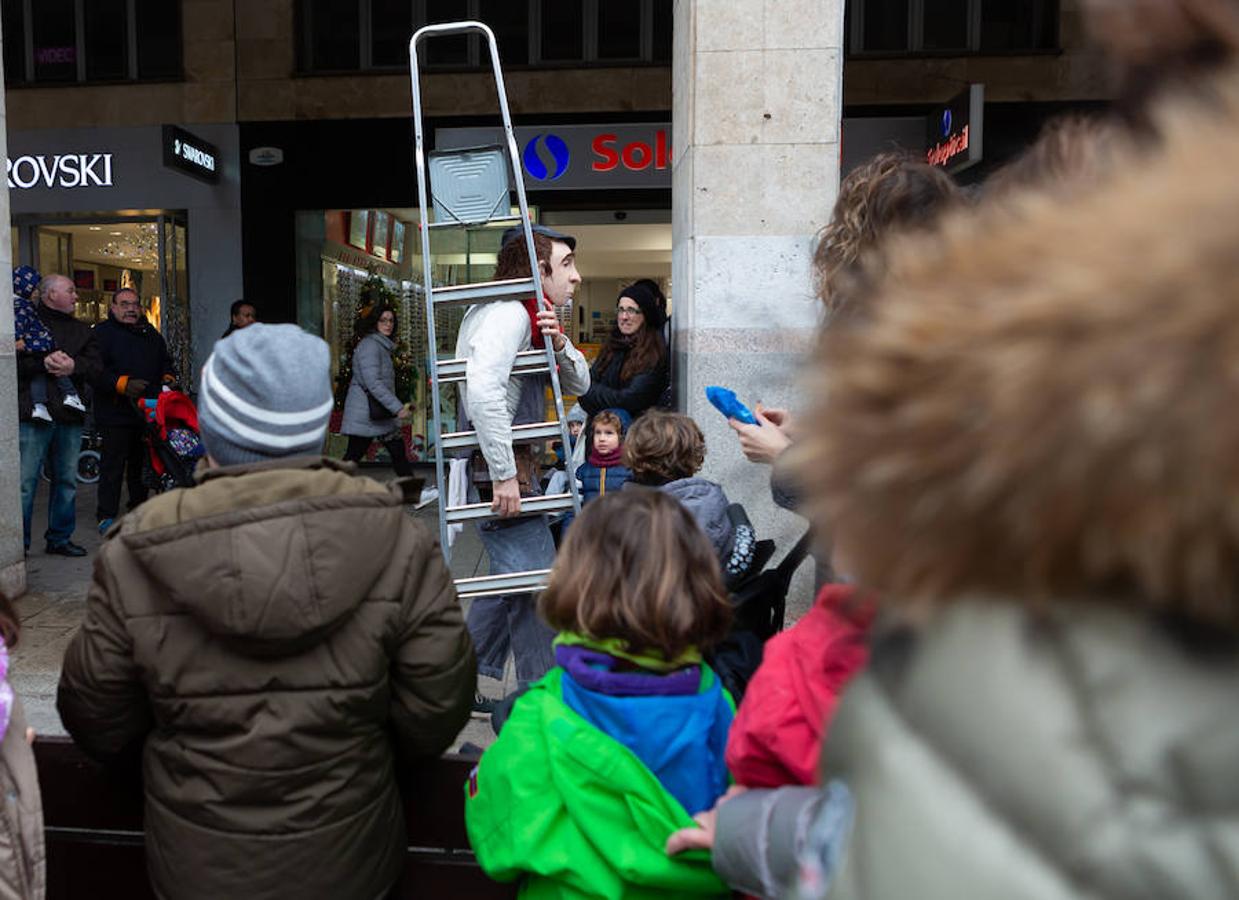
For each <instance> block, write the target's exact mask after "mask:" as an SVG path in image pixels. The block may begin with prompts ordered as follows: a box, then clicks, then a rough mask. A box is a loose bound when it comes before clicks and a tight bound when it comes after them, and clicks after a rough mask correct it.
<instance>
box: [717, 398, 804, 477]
mask: <svg viewBox="0 0 1239 900" xmlns="http://www.w3.org/2000/svg"><path fill="white" fill-rule="evenodd" d="M753 416H754V418H756V419H757V421H758V422H760V423H761V424H760V425H745V424H744V423H743V422H738V421H736V420H735V419H728V420H727V424H728V425H730V426H731V427H732V429H733V430H734V431H735V432H736V434H738V435H739V436H740V450H741V451H742V452H743V453H744V455H745V457H746V458H747V459H748V460H749V462H755V463H773V462H774V461H775V460H776V459H778V458H779V456H780V454H782V453H783V451H784V450H786V449H787V448H788V447H789V446H791V443H792V439H791V436H790V434H789V433H788V432H789V430H790V425H791V418H792V417H791V414H790V413H788V411H787V410H785V409H765V408H763V407H762V405H761V404H760V403H758V404H757V409H755V410H753Z"/></svg>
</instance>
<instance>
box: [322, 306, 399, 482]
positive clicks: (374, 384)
mask: <svg viewBox="0 0 1239 900" xmlns="http://www.w3.org/2000/svg"><path fill="white" fill-rule="evenodd" d="M357 334H358V335H359V338H360V339H359V340H358V342H357V347H356V348H355V349H354V350H353V380H352V381H351V382H349V386H348V395H347V396H346V397H345V398H344V418H343V420H342V422H341V424H340V431H341V433H343V434H346V435H348V449H346V450H345V451H344V458H345V459H346V460H351V461H353V462H356V461H358V460H360V459H361V458H362V457H363V456H365V455H366V451H367V450H369V449H370V444H371V443H372V442H373V441H375V440H378V441H380V442H381V443H382V444H383V446H384V447H386V448H387V452H388V454H390V455H391V462H392V468H393V469H395V470H396V474H397V475H399V476H401V477H403V476H406V475H412V474H413V466H412V465H410V464H409V458H408V456H407V455H406V454H405V449H404V437H403V436H402V435H401V434H400V423H401V422H403V421H404V420H405V419H407V418H408V417H409V407H408V405H407V404H404V403H401V402H400V399H399V398H398V397H397V396H396V369H395V366H393V365H392V359H391V354H392V348H394V347H395V346H396V343H395V336H396V311H395V310H394V309H392V307H390V306H388V305H387V304H380V305H378V306H376V307H375V308H374V309H373V310H371V312H370V313H369V315H367V316H365V317H363V318H362V319H361V320H360V321H359V322H358V325H357ZM370 399H373V400H374V406H375V411H377V410H378V408H379V407H382V408H383V409H385V410H387V411H388V412H389V413H391V415H390V416H386V417H380V418H373V417H372V413H371V406H372V404H371V403H370Z"/></svg>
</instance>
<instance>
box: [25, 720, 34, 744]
mask: <svg viewBox="0 0 1239 900" xmlns="http://www.w3.org/2000/svg"><path fill="white" fill-rule="evenodd" d="M26 743H27V744H32V745H33V744H34V729H33V728H31V727H30V726H29V725H27V726H26Z"/></svg>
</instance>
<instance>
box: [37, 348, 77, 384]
mask: <svg viewBox="0 0 1239 900" xmlns="http://www.w3.org/2000/svg"><path fill="white" fill-rule="evenodd" d="M76 367H77V364H76V363H75V362H74V361H73V357H72V356H70V355H69V354H68V353H65V352H64V351H63V350H53V351H52V352H51V353H49V354H47V356H45V357H43V368H45V369H47V374H49V375H52V376H54V377H56V378H60V377H62V376H65V375H72V374H73V370H74V369H75V368H76Z"/></svg>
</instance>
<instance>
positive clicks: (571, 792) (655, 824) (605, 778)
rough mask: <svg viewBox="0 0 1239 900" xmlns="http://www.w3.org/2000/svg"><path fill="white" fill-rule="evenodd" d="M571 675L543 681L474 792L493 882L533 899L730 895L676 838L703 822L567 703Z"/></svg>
mask: <svg viewBox="0 0 1239 900" xmlns="http://www.w3.org/2000/svg"><path fill="white" fill-rule="evenodd" d="M562 675H563V671H562V670H561V669H558V668H556V669H552V670H551V671H550V672H549V673H548V674H547V675H546V677H544V678H542V679H541V680H540V681H537V682H535V683H534V684H533V685H532V686H531V687H530V689H529V691H528V693H526V694H525V695H523V696H522V697H521V698H520V700H519V701H518V702H517V703H516V704H515V706H514V707H513V709H512V715H511V716H510V717H509V718H508V721H507V723H506V724H505V725H504V726H503V732H502V734H501V735H500V737H499V739H498V740H497V741H496V742H495V743H494V744H492V745H491V746H490V748H488V749H487V751H486V753H485V754H484V755H483V756H482V759H481V761H480V762H479V763H478V766H477V768H476V769H474V770H473V773H472V774H471V775H470V778H469V783H468V784H467V785H466V786H465V795H466V801H465V825H466V827H467V828H468V831H469V842H470V843H471V844H472V845H473V852H474V853H475V854H476V855H477V860H478V863H479V864H480V865H481V866H482V868H483V869H484V870H485V871H486V873H487V874H488V875H490V877H492V878H494V879H496V880H499V881H513V880H515V879H517V878H520V877H521V876H527V877H526V879H525V882H524V884H523V885H522V886H521V897H523V898H544V897H545V898H562V897H590V898H621V897H623V898H670V897H727V896H729V892H728V890H727V888H726V887H725V886H724V884H723V882H721V881H720V880H719V878H718V876H717V875H715V874H714V870H713V869H712V868H711V865H710V855H709V853H707V852H706V851H704V850H692V851H688V852H685V853H682V854H680V855H679V856H675V857H668V856H667V854H666V852H665V851H664V849H663V848H664V845H665V844H666V841H667V837H668V836H669V835H670V834H671V832H673V831H677V830H678V829H680V828H692V827H694V825H695V824H696V823H694V822H693V820H692V819H691V818H690V817H689V815H688V813H687V812H686V811H685V810H684V808H683V807H682V806H681V805H680V804H679V802H678V801H676V799H675V798H674V797H672V796H671V794H669V793H667V791H666V790H665V789H664V788H663V786H662V784H660V783H659V781H658V779H657V778H655V777H654V775H653V774H652V773H651V772H650V771H649V769H647V768H646V767H645V765H644V764H642V762H641V761H640V760H639V759H637V757H636V756H635V755H634V754H633V753H632V752H631V751H630V750H629V749H628V748H627V747H625V746H624V745H623V744H620V743H619V742H618V741H616V740H614V739H613V738H611V737H610V736H608V735H606V734H604V733H603V732H601V731H599V730H598V729H597V728H595V727H594V726H593V725H591V724H589V723H588V722H586V721H585V720H584V719H583V718H581V717H580V716H579V715H577V714H576V713H575V712H573V711H572V709H570V708H569V707H568V706H567V704H565V703H564V702H563V699H562V693H561V678H562Z"/></svg>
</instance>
